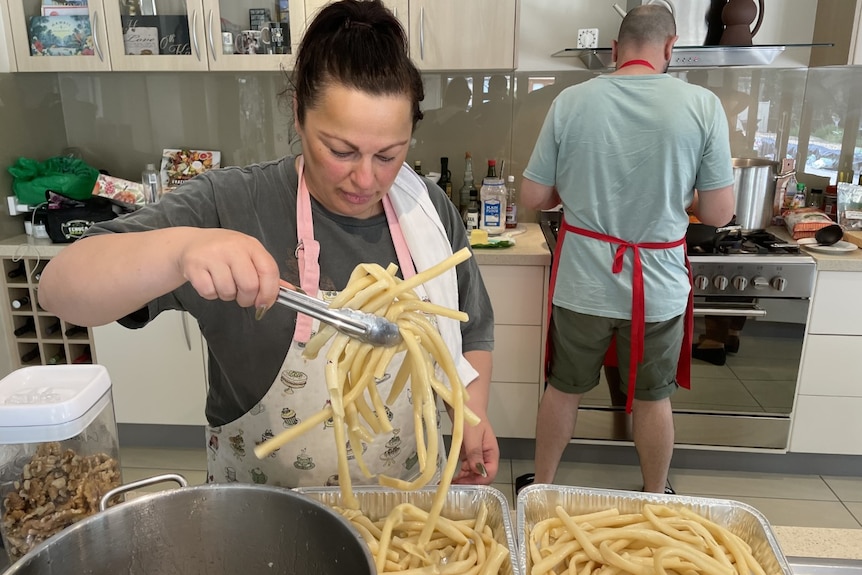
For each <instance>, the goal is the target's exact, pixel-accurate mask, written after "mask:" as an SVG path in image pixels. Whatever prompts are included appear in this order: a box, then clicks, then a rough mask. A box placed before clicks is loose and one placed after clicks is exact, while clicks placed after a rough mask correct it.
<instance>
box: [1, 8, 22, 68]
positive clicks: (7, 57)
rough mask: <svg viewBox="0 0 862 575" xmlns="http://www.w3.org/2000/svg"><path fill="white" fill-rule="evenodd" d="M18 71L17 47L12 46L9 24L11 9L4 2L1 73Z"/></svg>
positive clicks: (2, 12) (2, 9) (2, 11)
mask: <svg viewBox="0 0 862 575" xmlns="http://www.w3.org/2000/svg"><path fill="white" fill-rule="evenodd" d="M17 70H18V64H17V63H16V62H15V47H14V44H12V27H11V26H10V23H9V8H8V4H7V3H5V2H4V3H3V4H0V73H3V72H15V71H17Z"/></svg>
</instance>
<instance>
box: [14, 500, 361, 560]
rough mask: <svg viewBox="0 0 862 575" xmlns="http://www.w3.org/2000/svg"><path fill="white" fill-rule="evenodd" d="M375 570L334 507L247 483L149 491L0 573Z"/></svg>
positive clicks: (54, 539) (62, 534) (86, 521)
mask: <svg viewBox="0 0 862 575" xmlns="http://www.w3.org/2000/svg"><path fill="white" fill-rule="evenodd" d="M81 573H87V574H91V575H117V574H118V573H123V574H125V575H167V574H171V575H173V574H176V575H196V574H200V575H204V574H206V575H228V574H230V575H235V574H246V573H247V574H257V573H266V574H267V575H269V574H272V575H336V574H337V575H347V574H350V575H353V574H356V575H366V574H367V575H371V574H373V573H374V562H373V560H372V558H371V554H370V553H369V551H368V548H367V547H366V545H365V543H364V541H362V539H361V538H360V536H359V535H358V534H357V533H356V531H354V530H353V528H351V527H350V524H349V523H348V522H347V521H346V520H344V519H343V518H342V517H341V516H340V515H339V514H338V513H336V512H335V511H333V510H331V509H329V508H328V507H326V506H325V505H323V504H321V503H318V502H317V501H314V500H312V499H310V498H308V497H306V496H304V495H300V494H298V493H295V492H293V491H290V490H287V489H281V488H277V487H267V486H262V485H245V484H238V483H233V484H212V485H201V486H197V487H184V488H180V489H174V490H170V491H163V492H159V493H153V494H151V495H145V496H142V497H140V498H137V499H134V500H132V501H130V502H128V503H122V504H119V505H116V506H114V507H110V508H108V509H106V510H105V511H102V512H100V513H97V514H96V515H93V516H92V517H89V518H87V519H84V520H83V521H81V522H79V523H76V524H75V525H73V526H71V527H69V528H67V529H65V530H63V531H62V532H60V533H58V534H57V535H55V536H53V537H51V538H50V539H48V540H47V541H45V542H43V543H41V544H40V545H39V546H38V547H36V548H34V549H33V550H32V551H31V552H30V553H28V554H27V555H25V556H24V557H22V558H21V560H19V561H18V562H17V563H15V564H14V565H12V567H11V568H10V569H9V570H8V571H7V572H6V573H5V575H25V574H26V575H73V574H74V575H80V574H81Z"/></svg>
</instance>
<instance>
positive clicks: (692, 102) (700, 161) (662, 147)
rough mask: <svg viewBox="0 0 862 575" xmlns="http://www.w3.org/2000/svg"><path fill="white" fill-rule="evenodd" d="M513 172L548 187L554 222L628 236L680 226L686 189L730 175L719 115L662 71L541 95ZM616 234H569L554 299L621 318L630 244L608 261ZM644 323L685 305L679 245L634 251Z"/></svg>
mask: <svg viewBox="0 0 862 575" xmlns="http://www.w3.org/2000/svg"><path fill="white" fill-rule="evenodd" d="M524 176H525V177H526V178H529V179H530V180H533V181H534V182H537V183H540V184H544V185H547V186H556V188H557V190H558V192H559V194H560V198H561V199H562V203H563V209H564V215H565V218H566V221H567V222H568V223H569V224H570V225H573V226H575V227H579V228H586V229H589V230H593V231H595V232H599V233H602V234H607V235H610V236H614V237H617V238H620V239H623V240H626V241H629V242H635V243H642V242H671V241H674V240H679V239H680V238H682V237H683V236H684V235H685V232H686V229H687V227H688V215H687V214H686V211H685V210H686V208H687V207H688V206H689V205H690V204H691V202H692V199H693V197H694V189H695V188H697V189H698V190H714V189H717V188H723V187H725V186H728V185H731V184H732V183H733V168H732V165H731V157H730V145H729V140H728V124H727V118H726V116H725V113H724V109H723V108H722V106H721V102H720V101H719V99H718V98H717V97H716V96H715V95H714V94H713V93H712V92H710V91H708V90H706V89H704V88H701V87H699V86H694V85H691V84H687V83H686V82H683V81H681V80H678V79H676V78H673V77H671V76H669V75H667V74H651V75H634V76H613V75H607V76H599V77H597V78H594V79H592V80H589V81H587V82H584V83H582V84H578V85H576V86H572V87H570V88H567V89H565V90H563V91H562V92H561V93H560V94H559V95H558V96H557V98H556V99H555V100H554V102H553V104H552V105H551V109H550V110H549V112H548V115H547V117H546V118H545V123H544V125H543V126H542V130H541V132H540V134H539V138H538V141H537V142H536V146H535V148H534V150H533V154H532V156H531V158H530V162H529V164H528V165H527V169H526V170H525V171H524ZM616 249H617V245H616V244H610V243H606V242H603V241H601V240H595V239H591V238H587V237H584V236H581V235H576V234H572V233H569V234H567V235H566V238H565V242H564V248H563V253H562V257H561V258H560V262H559V266H560V267H559V271H558V275H557V283H556V286H555V292H554V304H555V305H558V306H561V307H564V308H567V309H570V310H573V311H576V312H580V313H585V314H590V315H597V316H603V317H611V318H618V319H629V318H631V299H632V295H631V286H632V250H628V251H627V253H626V255H625V264H624V266H623V271H622V272H621V273H619V274H614V273H613V272H612V270H611V267H612V265H613V261H614V253H615V251H616ZM640 254H641V261H642V263H643V275H644V286H645V288H644V291H645V298H646V321H648V322H659V321H666V320H668V319H671V318H674V317H676V316H678V315H680V314H682V313H683V312H684V311H685V307H686V302H687V301H688V293H689V290H690V289H691V287H690V285H689V279H688V271H687V269H686V267H685V246H684V245H683V246H682V247H678V248H674V249H670V250H650V249H642V250H640Z"/></svg>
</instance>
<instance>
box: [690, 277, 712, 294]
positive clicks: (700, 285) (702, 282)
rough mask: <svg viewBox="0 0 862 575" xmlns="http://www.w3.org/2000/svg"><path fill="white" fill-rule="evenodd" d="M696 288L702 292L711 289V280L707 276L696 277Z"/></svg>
mask: <svg viewBox="0 0 862 575" xmlns="http://www.w3.org/2000/svg"><path fill="white" fill-rule="evenodd" d="M694 287H696V288H697V289H699V290H700V291H703V290H705V289H706V288H708V287H709V278H708V277H706V276H696V277H695V278H694Z"/></svg>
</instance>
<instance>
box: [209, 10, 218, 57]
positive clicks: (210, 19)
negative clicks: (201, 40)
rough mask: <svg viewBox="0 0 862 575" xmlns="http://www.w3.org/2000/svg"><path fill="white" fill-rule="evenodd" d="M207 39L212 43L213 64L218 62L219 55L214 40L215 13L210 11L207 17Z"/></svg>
mask: <svg viewBox="0 0 862 575" xmlns="http://www.w3.org/2000/svg"><path fill="white" fill-rule="evenodd" d="M207 39H208V40H209V43H210V54H212V55H213V62H215V61H216V60H218V53H217V52H216V49H215V40H214V39H213V11H212V10H210V12H209V14H208V15H207Z"/></svg>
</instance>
